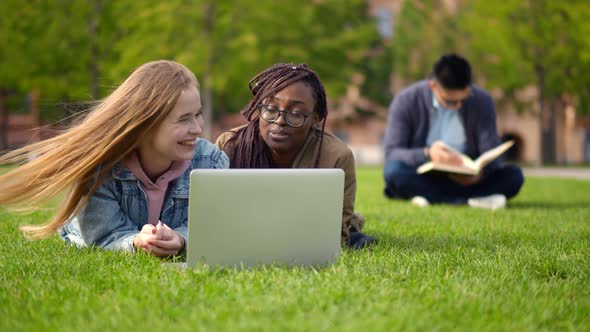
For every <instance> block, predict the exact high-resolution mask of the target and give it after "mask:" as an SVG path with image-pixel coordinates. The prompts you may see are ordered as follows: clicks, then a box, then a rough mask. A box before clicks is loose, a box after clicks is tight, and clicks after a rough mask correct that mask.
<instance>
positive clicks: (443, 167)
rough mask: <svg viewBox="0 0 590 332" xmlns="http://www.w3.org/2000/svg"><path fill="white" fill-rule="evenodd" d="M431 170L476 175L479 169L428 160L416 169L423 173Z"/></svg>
mask: <svg viewBox="0 0 590 332" xmlns="http://www.w3.org/2000/svg"><path fill="white" fill-rule="evenodd" d="M430 171H442V172H449V173H457V174H467V175H476V174H477V173H478V172H479V171H478V170H477V169H474V168H471V167H466V166H453V165H447V164H439V163H433V162H428V163H426V164H424V165H422V166H420V167H418V169H417V170H416V172H417V173H418V174H423V173H426V172H430Z"/></svg>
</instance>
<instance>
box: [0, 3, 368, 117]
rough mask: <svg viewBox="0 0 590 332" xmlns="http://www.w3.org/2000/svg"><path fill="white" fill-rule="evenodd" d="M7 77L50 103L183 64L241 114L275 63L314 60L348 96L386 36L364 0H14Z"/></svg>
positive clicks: (223, 106) (6, 35)
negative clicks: (147, 70) (251, 85)
mask: <svg viewBox="0 0 590 332" xmlns="http://www.w3.org/2000/svg"><path fill="white" fill-rule="evenodd" d="M0 8H1V9H2V10H1V11H2V12H3V13H5V15H4V16H5V19H3V20H2V21H0V22H1V23H0V36H1V37H2V40H3V41H7V42H8V44H9V45H11V46H10V47H8V48H6V47H3V48H2V49H1V50H0V59H1V60H2V61H1V63H0V75H1V77H2V82H3V84H5V85H8V86H10V87H16V88H18V89H19V91H21V92H23V93H25V92H27V91H29V90H31V89H34V88H35V89H39V91H40V93H41V96H42V98H43V99H44V100H49V101H54V102H56V103H57V102H58V101H60V100H62V99H69V100H79V99H84V100H88V99H91V98H92V95H93V94H97V95H98V96H104V95H105V94H106V93H107V92H108V91H109V90H110V89H111V87H112V86H115V85H117V84H119V83H120V82H121V81H122V80H123V79H124V78H125V77H126V76H127V75H128V74H129V73H130V72H131V71H132V70H133V69H134V68H136V67H137V66H139V65H140V64H142V63H144V62H147V61H151V60H155V59H171V60H176V61H179V62H181V63H183V64H185V65H187V66H188V67H189V68H191V69H192V70H193V71H194V72H195V74H196V75H197V77H198V78H199V79H200V81H201V85H202V88H203V89H207V91H209V92H207V91H205V93H204V95H205V96H204V97H205V99H206V98H207V96H208V93H210V97H211V98H212V100H206V101H205V102H206V103H208V104H209V105H213V109H214V110H216V111H220V110H223V111H225V112H237V111H238V110H239V109H240V107H241V106H243V105H244V104H245V103H246V102H247V99H248V95H249V91H248V89H247V83H248V80H249V79H250V78H251V77H253V76H254V75H255V74H256V73H257V72H259V71H260V70H262V69H264V68H266V67H269V66H271V65H272V64H274V63H276V62H295V63H307V64H308V65H310V66H311V67H312V68H313V69H314V70H316V71H317V72H318V73H319V74H320V76H321V77H322V79H323V81H324V83H325V85H326V88H327V90H328V94H329V96H337V95H339V94H341V93H342V92H343V91H344V89H345V87H346V85H347V84H348V82H349V81H350V77H351V75H352V73H353V72H355V71H357V70H359V68H360V64H361V62H362V59H363V58H364V57H365V55H366V53H367V50H368V48H369V45H371V44H373V43H375V41H376V40H378V36H377V33H376V30H375V26H374V24H373V22H372V20H370V19H369V18H368V17H367V8H366V3H365V1H363V0H346V1H340V0H323V1H296V0H288V1H287V0H285V1H280V2H277V1H272V0H261V1H257V2H255V3H254V2H251V1H247V0H225V1H214V0H170V1H162V2H143V1H141V2H140V1H131V0H119V1H109V0H92V1H84V0H70V1H66V0H61V1H60V0H56V1H49V2H47V1H34V0H31V1H27V2H25V4H24V5H22V2H20V1H16V0H6V1H3V2H2V4H1V5H0Z"/></svg>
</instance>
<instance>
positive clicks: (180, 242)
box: [133, 221, 184, 257]
mask: <svg viewBox="0 0 590 332" xmlns="http://www.w3.org/2000/svg"><path fill="white" fill-rule="evenodd" d="M133 244H134V245H135V247H136V248H139V249H141V250H143V251H145V252H147V253H150V254H152V255H154V256H157V257H167V256H173V255H178V254H179V253H180V251H181V250H182V248H183V247H184V238H183V237H182V236H181V235H180V234H178V233H177V232H176V231H174V230H173V229H172V228H170V227H168V226H167V225H165V224H163V223H162V222H160V221H159V222H158V223H157V224H156V225H155V226H154V225H151V224H147V225H144V226H143V228H142V229H141V232H140V233H139V234H137V236H136V237H135V240H134V241H133Z"/></svg>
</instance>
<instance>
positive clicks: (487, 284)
mask: <svg viewBox="0 0 590 332" xmlns="http://www.w3.org/2000/svg"><path fill="white" fill-rule="evenodd" d="M381 192H382V183H381V175H380V170H379V169H376V168H375V169H372V168H362V169H359V170H358V197H357V210H358V211H359V212H361V213H363V214H364V215H365V217H366V219H367V226H366V232H367V233H369V234H371V235H376V236H377V237H378V238H379V240H380V243H379V245H378V246H376V247H375V248H373V249H371V250H365V251H362V252H350V251H345V252H343V255H342V257H341V259H340V260H339V261H338V262H337V263H336V264H335V265H333V266H331V267H328V268H325V269H322V270H312V269H282V268H274V267H273V268H266V269H258V270H247V271H241V272H239V271H233V270H222V271H216V272H211V271H209V270H206V269H203V268H197V269H194V270H186V271H179V270H171V269H169V268H165V267H163V266H162V265H160V261H159V260H158V259H156V258H153V257H149V256H147V255H144V254H137V255H129V254H124V253H113V252H106V251H101V250H90V249H87V250H77V249H74V248H69V247H66V246H65V245H64V244H63V243H62V242H61V241H60V240H59V239H58V238H57V237H54V238H51V239H49V240H42V241H34V242H28V241H26V240H24V239H23V237H22V235H21V234H20V233H19V231H18V230H17V225H19V224H21V223H30V222H40V221H42V220H45V219H46V218H48V217H49V216H50V212H49V211H42V212H37V213H34V214H30V215H25V216H22V215H15V214H11V213H7V212H3V213H2V214H1V216H2V217H1V220H2V222H0V331H15V330H59V331H68V330H76V331H78V330H91V331H92V330H97V331H102V330H120V331H124V330H133V331H138V330H143V331H159V330H170V331H179V330H212V331H216V330H229V331H232V330H255V331H260V330H267V331H282V330H302V331H307V330H338V331H385V330H404V331H408V330H409V331H411V330H455V329H456V330H487V331H498V330H510V331H538V330H582V331H584V330H589V329H590V208H589V207H590V181H575V180H563V179H542V178H529V179H527V180H526V183H525V186H524V187H523V190H522V192H521V195H520V196H519V197H518V198H517V199H515V200H514V201H512V202H511V203H510V205H509V208H508V209H506V210H502V211H495V212H491V211H483V210H475V209H470V208H467V207H449V206H435V207H430V208H427V209H420V208H416V207H413V206H411V205H409V204H408V203H404V202H397V201H388V200H386V199H385V198H384V197H383V196H382V194H381ZM318 200H321V198H318ZM309 231H310V232H313V230H309ZM301 242H302V245H304V244H305V239H301Z"/></svg>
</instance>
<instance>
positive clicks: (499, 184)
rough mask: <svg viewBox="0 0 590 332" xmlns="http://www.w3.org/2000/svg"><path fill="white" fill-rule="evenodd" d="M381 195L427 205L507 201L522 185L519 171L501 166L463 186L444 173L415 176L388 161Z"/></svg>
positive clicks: (509, 166)
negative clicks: (494, 197) (502, 198)
mask: <svg viewBox="0 0 590 332" xmlns="http://www.w3.org/2000/svg"><path fill="white" fill-rule="evenodd" d="M383 177H384V178H385V195H386V196H388V197H390V198H401V199H408V198H412V197H414V196H422V197H424V198H426V199H427V200H428V201H429V202H430V203H435V204H436V203H447V204H465V203H466V202H467V199H468V198H471V197H481V196H488V195H492V194H502V195H504V196H506V198H511V197H514V196H516V194H518V191H519V190H520V187H522V184H523V183H524V177H523V175H522V171H521V170H520V168H519V167H518V166H516V165H504V166H501V167H499V168H497V169H495V170H493V171H492V172H490V173H489V174H487V175H486V176H485V177H484V178H483V179H482V180H481V181H480V182H478V183H476V184H474V185H471V186H463V185H460V184H458V183H456V182H454V181H452V180H451V179H449V178H448V177H447V176H446V175H445V174H444V173H439V172H429V173H425V174H417V173H416V169H415V168H413V167H410V166H408V165H406V164H404V163H403V162H401V161H399V160H389V161H387V162H386V163H385V167H384V169H383Z"/></svg>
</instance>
